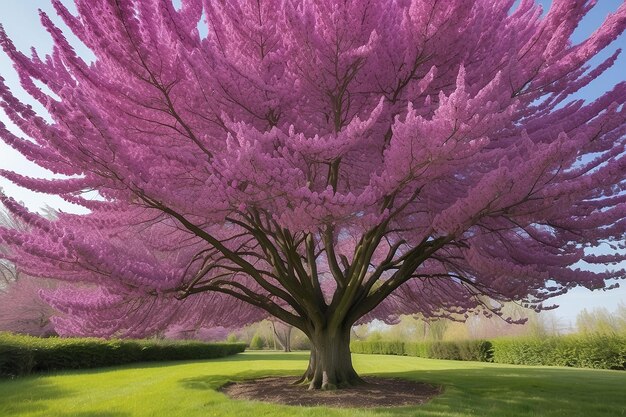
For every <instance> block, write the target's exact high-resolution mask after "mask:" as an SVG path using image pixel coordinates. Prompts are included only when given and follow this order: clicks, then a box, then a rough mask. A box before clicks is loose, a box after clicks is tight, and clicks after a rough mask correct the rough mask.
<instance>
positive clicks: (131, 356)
mask: <svg viewBox="0 0 626 417" xmlns="http://www.w3.org/2000/svg"><path fill="white" fill-rule="evenodd" d="M245 348H246V345H245V343H202V342H193V341H162V340H118V339H111V340H104V339H95V338H67V339H66V338H57V337H53V338H38V337H32V336H22V335H15V334H10V333H0V376H18V375H26V374H30V373H33V372H39V371H51V370H62V369H82V368H96V367H104V366H111V365H121V364H126V363H131V362H144V361H169V360H195V359H214V358H220V357H224V356H228V355H234V354H236V353H239V352H243V351H244V350H245Z"/></svg>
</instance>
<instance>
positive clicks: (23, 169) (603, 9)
mask: <svg viewBox="0 0 626 417" xmlns="http://www.w3.org/2000/svg"><path fill="white" fill-rule="evenodd" d="M63 2H64V3H65V4H66V5H68V6H69V7H70V9H72V6H73V2H72V1H71V0H63ZM540 3H542V4H544V5H545V6H548V5H549V4H550V0H541V1H540ZM598 3H599V4H598V5H597V6H596V7H595V9H594V10H593V11H592V12H591V14H590V15H589V16H587V18H586V19H585V21H584V22H583V25H581V26H580V27H579V28H578V30H577V31H576V33H575V34H574V39H573V40H574V41H575V42H578V41H580V40H582V39H584V38H586V37H587V36H589V34H591V33H592V32H593V31H594V30H595V28H597V27H598V25H600V23H601V22H602V21H603V20H604V18H605V16H606V15H607V13H609V12H611V11H613V10H615V9H616V8H617V7H618V6H619V5H620V4H621V3H622V0H600V1H599V2H598ZM39 8H40V9H42V10H44V11H45V12H47V13H48V14H49V15H50V16H51V17H52V19H53V20H54V21H55V22H57V23H58V24H59V25H60V26H61V27H64V25H63V24H62V22H61V21H60V19H59V18H58V17H56V15H55V14H54V11H53V9H52V6H51V5H50V2H49V1H48V0H2V8H1V9H0V10H1V12H0V23H1V24H2V25H3V26H4V28H5V30H6V32H7V33H8V34H9V36H10V37H11V39H13V41H14V42H15V44H16V46H17V48H18V49H20V50H22V51H25V52H26V51H28V50H29V48H30V47H31V46H35V47H36V48H37V50H38V51H39V52H40V55H44V54H45V53H47V52H49V51H50V49H51V46H52V42H51V40H50V37H49V36H48V34H47V32H46V31H45V30H44V29H43V28H42V27H41V25H40V24H39V18H38V15H37V9H39ZM68 36H69V37H70V39H72V37H71V35H69V34H68ZM73 43H74V46H76V47H77V50H78V52H79V53H80V54H81V55H83V56H85V57H88V56H89V55H90V54H89V51H88V50H86V49H85V48H84V47H81V46H80V44H79V43H78V42H76V41H75V42H73ZM618 47H620V48H623V49H626V35H622V36H621V37H620V38H619V39H618V41H617V42H616V43H615V44H614V45H613V47H611V48H608V49H607V50H605V51H603V53H602V54H601V55H600V56H599V57H596V62H598V61H599V60H601V59H603V58H606V57H608V56H609V55H610V54H612V53H613V51H614V50H615V49H616V48H618ZM624 55H626V52H625V53H624V54H622V56H621V57H620V58H619V60H618V62H617V63H616V65H615V66H613V68H611V69H610V70H609V71H607V73H606V74H604V76H603V77H602V78H600V79H598V80H596V81H595V82H594V83H592V84H591V85H590V86H588V87H587V88H585V89H584V90H583V91H581V92H580V93H579V95H578V97H581V98H584V99H586V100H592V99H594V98H596V97H597V96H598V95H599V94H600V93H602V92H603V91H605V90H606V89H607V88H609V87H610V86H612V85H614V84H616V83H618V82H620V81H624V80H625V79H626V75H625V74H626V57H625V56H624ZM0 75H1V76H2V77H3V78H5V80H6V83H7V84H8V85H9V86H10V87H11V88H12V90H13V91H14V92H15V94H16V95H17V96H18V97H19V98H20V99H22V100H23V101H25V102H28V103H31V104H33V106H34V107H35V108H36V109H37V110H38V111H41V112H43V109H42V108H41V106H39V105H37V104H36V103H33V101H32V99H30V97H28V96H26V95H25V94H24V93H23V92H22V91H21V88H20V87H19V84H18V81H17V77H16V75H15V73H14V71H13V69H12V67H11V63H10V61H9V59H8V58H7V57H6V56H5V55H4V54H3V53H1V52H0ZM0 121H2V122H3V123H5V124H7V125H8V126H9V127H10V128H12V130H13V131H15V132H17V130H16V129H15V127H14V126H12V125H11V124H10V122H9V121H8V120H7V118H6V116H5V115H4V114H3V113H2V112H1V111H0ZM0 167H1V168H2V169H10V170H14V171H17V172H20V173H22V174H27V175H29V176H33V177H37V176H49V173H48V172H46V171H45V170H43V169H42V168H39V167H37V166H36V165H34V164H32V163H30V162H28V161H26V160H25V159H24V158H23V157H22V156H21V155H20V154H18V153H17V152H15V151H13V150H12V149H11V148H9V147H8V146H6V145H5V144H4V143H2V142H0ZM0 187H1V188H2V189H3V190H4V192H5V193H6V194H8V195H10V196H12V197H14V198H16V199H17V200H19V201H22V202H23V203H24V204H25V205H26V206H27V207H29V208H30V209H31V210H37V211H41V210H42V208H43V207H45V206H46V205H48V206H50V207H53V208H57V209H61V210H63V211H68V212H80V211H81V208H80V207H76V206H72V205H70V204H68V203H66V202H64V201H63V200H61V199H59V198H57V197H54V196H49V195H44V194H38V193H33V192H30V191H28V190H24V189H21V188H19V187H17V186H15V185H13V184H12V183H10V182H8V181H6V180H4V179H1V178H0ZM553 301H554V303H555V304H560V307H559V308H558V309H557V310H555V313H556V315H557V316H558V317H559V318H560V319H561V322H562V325H563V326H564V327H567V326H569V325H570V323H572V324H573V322H574V321H575V317H576V314H577V313H578V312H579V311H580V310H581V309H582V308H588V309H589V308H594V307H607V308H609V309H614V308H615V306H616V305H617V304H618V303H619V302H624V303H626V282H622V287H621V288H619V289H617V290H613V291H606V292H603V291H595V292H590V291H588V290H586V289H575V290H572V291H570V292H569V293H568V294H565V295H563V296H560V297H557V298H555V299H553Z"/></svg>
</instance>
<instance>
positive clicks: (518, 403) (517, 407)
mask: <svg viewBox="0 0 626 417" xmlns="http://www.w3.org/2000/svg"><path fill="white" fill-rule="evenodd" d="M261 356H263V359H266V360H268V361H270V360H272V359H270V358H271V355H267V356H265V355H261ZM256 359H257V360H260V359H261V358H256ZM278 360H283V356H282V355H279V358H278ZM268 368H270V369H264V370H249V371H245V372H240V373H237V374H230V375H205V376H200V377H195V378H186V379H181V380H179V381H178V383H180V384H181V385H182V386H183V387H184V388H185V389H190V390H204V391H219V389H220V387H222V386H224V385H226V384H228V383H230V382H237V381H242V380H246V379H257V378H264V377H273V376H293V377H294V381H295V380H296V379H297V378H298V376H299V375H294V371H293V370H291V371H289V370H278V369H271V366H270V367H268ZM363 375H367V376H371V377H376V376H380V377H386V378H403V379H408V380H414V381H419V382H425V383H428V384H436V385H440V386H443V393H442V394H441V395H439V396H437V397H435V398H433V399H432V400H430V401H429V402H427V403H426V404H422V405H415V406H402V407H391V408H390V407H381V408H370V409H367V412H366V414H367V415H375V416H380V417H382V416H399V417H409V416H424V417H435V416H436V417H459V416H485V417H487V416H490V417H491V416H493V417H496V416H497V417H501V416H555V417H556V416H563V415H568V416H580V417H588V416H594V417H596V416H607V417H609V416H611V417H613V416H616V415H626V401H624V400H623V398H624V392H625V391H624V386H625V385H624V383H625V382H626V374H625V373H620V372H611V371H606V372H602V371H600V372H598V371H589V370H579V369H564V368H533V367H516V366H511V367H501V366H498V367H496V366H489V365H486V366H480V365H479V364H478V363H476V364H475V365H474V367H473V368H471V369H468V368H460V369H455V368H451V369H441V370H432V369H429V370H419V369H416V370H411V371H403V372H370V373H367V374H363ZM594 378H595V379H594ZM596 379H597V381H596ZM303 389H306V388H305V387H303ZM219 398H221V399H218V397H215V401H216V405H217V403H222V401H223V399H224V397H221V396H220V397H219ZM620 398H621V400H620ZM229 401H230V400H229ZM256 404H259V403H258V402H256ZM244 405H245V404H244ZM244 405H242V404H239V405H238V406H237V407H239V406H241V407H244ZM245 407H247V405H245ZM281 407H289V406H281ZM306 408H308V407H306ZM291 409H292V410H296V409H294V408H291ZM300 409H301V410H302V409H303V408H300ZM360 410H361V411H358V412H356V410H355V412H356V413H357V414H359V413H362V412H365V409H360ZM346 412H347V411H346V410H345V409H344V410H342V409H333V408H327V409H325V411H324V413H325V415H326V416H327V417H329V416H334V415H337V416H339V415H342V416H343V415H346V414H345V413H346ZM294 414H298V413H296V412H295V411H294ZM359 415H360V414H359Z"/></svg>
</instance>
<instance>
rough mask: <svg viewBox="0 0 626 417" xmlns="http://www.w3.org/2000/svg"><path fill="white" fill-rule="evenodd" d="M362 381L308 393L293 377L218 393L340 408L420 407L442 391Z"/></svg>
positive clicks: (424, 386) (402, 381)
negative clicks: (349, 385)
mask: <svg viewBox="0 0 626 417" xmlns="http://www.w3.org/2000/svg"><path fill="white" fill-rule="evenodd" d="M363 379H364V380H365V382H366V384H363V385H357V386H354V387H350V388H344V389H339V390H334V391H321V390H313V391H309V390H307V387H306V386H304V385H293V381H294V377H271V378H260V379H254V380H248V381H241V382H231V383H228V384H226V385H224V386H223V387H221V388H220V391H221V392H223V393H224V394H226V395H228V396H229V397H231V398H233V399H238V400H253V401H264V402H269V403H278V404H285V405H301V406H325V407H341V408H352V407H356V408H373V407H400V406H408V405H420V404H424V403H426V402H428V401H429V400H430V399H432V398H433V397H436V396H437V395H439V394H441V393H442V392H443V388H442V387H441V386H436V385H430V384H426V383H423V382H416V381H408V380H405V379H399V378H376V377H365V378H363Z"/></svg>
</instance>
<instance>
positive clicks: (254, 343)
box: [249, 333, 266, 350]
mask: <svg viewBox="0 0 626 417" xmlns="http://www.w3.org/2000/svg"><path fill="white" fill-rule="evenodd" d="M265 345H266V343H265V340H264V339H263V338H262V337H261V335H260V334H258V333H256V334H255V335H254V336H252V340H250V345H249V347H250V349H253V350H259V349H263V348H264V347H265Z"/></svg>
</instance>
